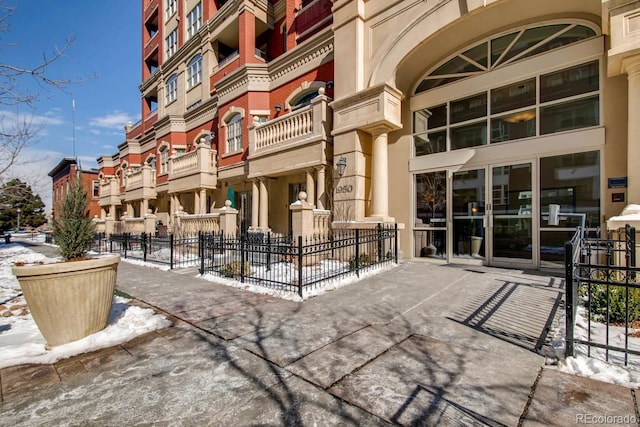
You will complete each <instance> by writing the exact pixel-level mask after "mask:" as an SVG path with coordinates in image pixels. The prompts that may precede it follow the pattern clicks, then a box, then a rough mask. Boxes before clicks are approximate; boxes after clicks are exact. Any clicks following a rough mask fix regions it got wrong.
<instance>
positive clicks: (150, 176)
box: [125, 165, 156, 191]
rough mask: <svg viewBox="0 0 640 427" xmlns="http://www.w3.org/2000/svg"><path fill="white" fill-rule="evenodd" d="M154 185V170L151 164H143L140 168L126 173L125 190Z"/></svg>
mask: <svg viewBox="0 0 640 427" xmlns="http://www.w3.org/2000/svg"><path fill="white" fill-rule="evenodd" d="M155 185H156V171H155V169H152V168H151V166H149V165H145V166H143V167H142V168H141V169H138V170H135V171H131V172H129V173H128V174H127V180H126V187H125V188H126V190H127V191H132V190H137V189H139V188H151V187H154V186H155Z"/></svg>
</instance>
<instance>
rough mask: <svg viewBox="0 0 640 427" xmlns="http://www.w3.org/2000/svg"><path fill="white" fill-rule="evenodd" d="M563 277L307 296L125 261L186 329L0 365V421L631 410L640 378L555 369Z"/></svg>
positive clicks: (401, 272)
mask: <svg viewBox="0 0 640 427" xmlns="http://www.w3.org/2000/svg"><path fill="white" fill-rule="evenodd" d="M43 248H46V247H43ZM43 250H46V249H43ZM561 287H562V281H561V280H560V279H559V278H556V277H549V276H541V275H528V274H523V273H521V272H518V271H511V270H501V269H492V268H478V267H474V268H468V267H467V268H465V267H456V266H438V265H431V264H425V263H420V262H406V263H402V264H401V265H399V266H398V267H396V268H394V269H392V270H390V271H387V272H384V273H382V274H379V275H376V276H373V277H371V278H368V279H365V280H362V281H361V282H358V283H354V284H352V285H350V286H347V287H344V288H341V289H337V290H334V291H331V292H329V293H327V294H325V295H322V296H319V297H316V298H312V299H310V300H308V301H306V302H304V303H296V302H290V301H282V300H279V299H276V298H273V297H269V296H264V295H256V294H253V293H249V292H246V291H243V290H240V289H236V288H230V287H227V286H223V285H217V284H214V283H212V282H208V281H204V280H201V279H199V278H197V277H196V274H195V272H194V271H189V270H187V271H182V272H163V271H160V270H157V269H153V268H147V267H139V266H135V265H132V264H129V263H127V262H121V263H120V267H119V271H118V289H119V290H121V291H123V292H125V293H127V294H129V295H132V296H133V297H135V298H136V303H138V304H140V305H148V306H151V307H153V308H155V309H156V310H158V311H161V312H164V313H165V314H167V315H168V316H169V317H170V318H171V319H172V320H173V321H174V324H173V326H172V327H170V328H166V329H163V330H160V331H156V332H154V333H150V334H147V335H144V336H142V337H139V338H137V339H135V340H133V341H130V342H128V343H126V344H123V345H120V346H116V347H113V348H110V349H107V350H102V351H98V352H94V353H91V354H85V355H80V356H76V357H73V358H70V359H67V360H64V361H60V362H58V363H56V364H55V365H44V366H42V365H26V366H18V367H12V368H6V369H3V370H0V381H1V382H2V399H3V402H2V403H0V413H1V414H2V415H1V416H0V424H2V425H5V424H6V425H12V426H21V425H25V426H26V425H28V426H35V425H123V424H126V425H151V424H152V425H189V426H191V425H233V426H238V425H388V424H400V425H478V426H486V425H490V426H500V425H507V426H516V425H525V426H537V425H540V426H543V425H544V426H549V425H557V426H566V425H572V424H576V422H580V421H585V422H586V421H587V420H591V421H593V420H594V418H590V417H597V416H605V415H607V416H614V415H619V416H621V417H624V416H626V417H627V418H626V420H632V419H631V418H630V417H635V416H636V414H637V410H638V409H637V406H636V404H635V403H634V402H635V395H634V391H632V390H629V389H627V388H624V387H617V386H613V385H610V384H606V383H601V382H598V381H593V380H588V379H583V378H578V377H575V376H572V375H567V374H563V373H560V372H558V371H557V370H555V369H554V368H553V367H547V366H545V358H544V357H543V356H541V355H540V353H544V352H545V351H546V350H547V349H546V344H547V341H548V337H547V333H546V331H548V329H549V328H550V327H551V326H553V322H554V321H556V320H554V319H557V317H554V313H555V312H556V311H557V310H556V309H557V308H558V306H559V304H560V300H561V298H562V292H563V291H562V288H561ZM596 420H597V419H596ZM623 420H624V419H623ZM623 424H624V423H623Z"/></svg>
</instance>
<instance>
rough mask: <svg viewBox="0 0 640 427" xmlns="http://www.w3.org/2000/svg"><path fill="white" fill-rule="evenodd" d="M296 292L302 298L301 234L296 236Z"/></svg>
mask: <svg viewBox="0 0 640 427" xmlns="http://www.w3.org/2000/svg"><path fill="white" fill-rule="evenodd" d="M298 294H299V295H300V298H302V236H298Z"/></svg>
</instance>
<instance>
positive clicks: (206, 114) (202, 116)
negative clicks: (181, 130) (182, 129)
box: [184, 96, 218, 130]
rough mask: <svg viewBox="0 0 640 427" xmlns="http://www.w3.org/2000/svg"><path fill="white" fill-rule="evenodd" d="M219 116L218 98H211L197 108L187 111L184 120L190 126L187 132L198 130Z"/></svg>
mask: <svg viewBox="0 0 640 427" xmlns="http://www.w3.org/2000/svg"><path fill="white" fill-rule="evenodd" d="M217 114H218V97H217V96H213V97H212V98H209V99H208V100H206V101H205V102H203V103H202V104H201V105H198V107H197V108H194V109H193V110H190V111H187V112H186V113H185V115H184V120H185V121H186V122H187V123H188V124H189V127H188V129H187V130H190V129H193V128H196V127H198V126H200V125H202V124H203V123H205V122H208V121H210V120H213V119H214V118H215V117H216V115H217Z"/></svg>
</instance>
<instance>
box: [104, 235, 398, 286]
mask: <svg viewBox="0 0 640 427" xmlns="http://www.w3.org/2000/svg"><path fill="white" fill-rule="evenodd" d="M92 250H93V251H95V252H98V253H103V252H115V253H119V254H120V256H122V257H123V258H130V259H137V260H141V261H145V262H155V263H160V264H166V265H169V267H170V268H172V269H173V268H176V267H186V266H197V267H198V268H199V270H200V273H201V274H214V275H217V276H220V277H223V278H231V279H234V280H239V281H241V282H248V283H252V284H255V285H258V286H264V287H268V288H272V289H278V290H283V291H287V292H296V293H298V294H299V295H300V296H302V295H303V293H304V292H307V294H308V292H310V291H312V290H313V289H316V288H318V287H319V284H320V283H321V282H325V281H327V280H332V279H338V278H341V277H345V276H349V275H354V276H358V277H359V276H360V273H361V272H363V271H366V270H369V269H372V268H374V267H377V266H380V265H384V264H390V263H397V262H398V229H397V225H391V226H382V225H378V226H377V227H375V228H370V229H344V230H335V231H333V232H332V233H331V235H330V236H329V237H328V238H326V239H316V238H302V237H298V238H297V239H293V238H291V237H289V236H280V235H274V234H271V233H266V234H265V233H246V234H240V235H235V234H233V235H225V234H224V232H220V233H202V232H201V233H199V234H198V235H197V236H192V237H184V238H179V239H178V238H176V237H175V236H174V235H169V236H165V237H159V236H156V235H151V234H145V233H142V234H130V233H123V234H111V235H109V236H105V235H104V234H97V235H96V237H95V239H94V242H93V246H92Z"/></svg>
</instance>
